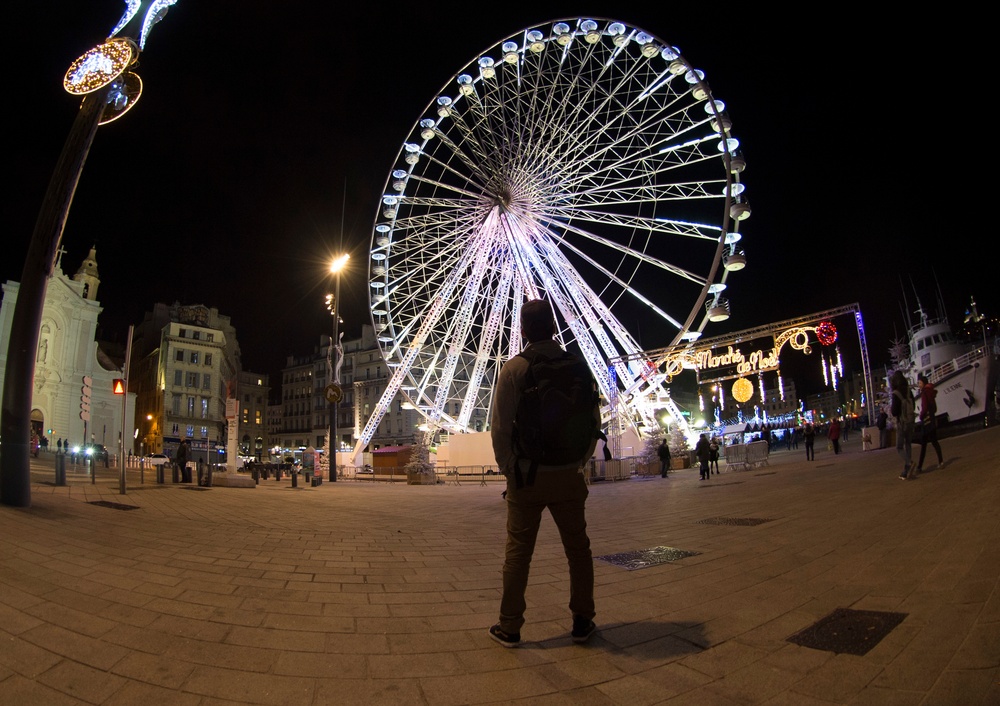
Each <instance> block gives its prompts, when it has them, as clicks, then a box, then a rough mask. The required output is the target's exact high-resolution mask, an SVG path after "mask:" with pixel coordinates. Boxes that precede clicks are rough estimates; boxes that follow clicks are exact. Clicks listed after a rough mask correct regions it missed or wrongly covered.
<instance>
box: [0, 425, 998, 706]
mask: <svg viewBox="0 0 1000 706" xmlns="http://www.w3.org/2000/svg"><path fill="white" fill-rule="evenodd" d="M942 445H943V447H944V451H945V457H946V463H945V467H944V468H943V469H938V470H934V471H930V472H926V473H924V474H923V475H921V476H920V477H919V478H917V479H915V480H912V481H906V482H901V481H900V480H898V478H897V474H898V471H899V468H900V465H901V464H900V462H899V460H898V458H897V456H896V453H895V450H882V451H862V450H861V439H860V434H856V433H855V434H852V436H851V438H850V440H849V441H848V442H847V443H846V444H845V451H844V453H842V454H839V455H836V456H835V455H834V454H833V453H832V452H830V451H828V450H827V449H826V447H825V443H822V444H818V446H819V447H820V448H819V449H818V451H817V457H816V461H814V462H808V463H807V462H806V460H805V451H804V449H801V448H800V449H799V450H798V451H785V450H780V451H775V452H774V453H773V454H772V456H771V459H770V463H769V465H767V466H765V467H761V468H757V469H754V470H749V471H732V470H727V469H726V466H725V463H723V464H722V468H723V473H722V474H720V475H713V476H712V478H711V479H710V480H709V481H700V480H699V479H698V472H697V470H696V469H687V470H683V471H678V472H675V473H673V474H672V475H671V476H670V477H669V478H667V479H661V478H660V477H658V476H656V477H652V478H642V479H639V478H634V479H631V480H625V481H618V482H610V481H604V482H598V483H594V484H593V485H592V486H591V493H590V499H589V501H588V514H589V527H590V536H591V540H592V545H593V550H594V555H595V557H604V558H598V559H595V569H596V583H597V586H596V596H597V612H598V615H597V618H596V621H597V623H598V625H599V632H598V633H597V634H596V635H595V636H594V637H593V638H592V639H591V641H590V642H589V643H587V644H585V645H576V644H573V643H572V642H571V640H570V636H569V630H570V622H571V621H570V616H569V614H568V613H567V609H566V604H567V601H568V590H569V584H568V574H567V569H566V561H565V558H564V557H563V555H562V550H561V546H560V543H559V539H558V535H557V533H556V531H555V528H554V525H553V523H552V521H551V518H549V517H548V516H547V515H546V517H545V519H544V520H543V524H542V532H541V534H540V537H539V542H538V547H537V549H536V552H535V558H534V562H533V565H532V569H531V579H530V583H529V588H528V594H527V600H528V612H527V614H526V619H527V623H526V625H525V626H524V628H523V630H522V638H523V639H524V643H523V644H522V645H521V647H519V648H518V649H503V648H502V647H500V646H499V645H497V644H496V643H494V642H493V641H492V640H490V639H489V637H488V635H487V632H486V631H487V628H488V627H489V626H490V625H491V624H493V623H494V622H495V621H496V619H497V610H498V606H499V599H500V584H501V575H500V569H501V564H502V561H503V549H504V538H505V531H504V517H505V510H504V502H503V500H502V499H501V497H500V491H501V489H502V488H501V486H500V485H499V484H496V483H491V484H487V485H481V484H479V483H478V482H469V483H463V484H462V485H459V486H456V485H452V484H439V485H427V486H406V485H402V484H397V485H389V484H379V483H362V482H352V481H347V480H342V481H339V482H337V483H329V482H327V483H324V484H323V485H321V486H319V487H315V488H314V487H306V486H305V485H304V484H301V485H300V486H299V487H297V488H292V487H291V486H290V483H289V481H288V479H287V478H286V479H284V480H283V481H281V482H280V483H279V482H276V481H274V480H273V479H269V480H263V481H261V482H260V484H259V485H258V486H257V487H255V488H233V487H212V488H200V487H196V486H195V487H192V486H183V485H172V484H166V485H156V484H155V483H152V482H151V480H152V478H151V477H150V474H148V473H147V475H146V478H145V481H146V482H145V483H144V484H141V483H140V479H139V476H138V473H137V472H136V471H130V472H129V474H128V488H127V493H126V494H124V495H122V494H120V492H119V482H118V477H117V474H116V473H115V472H114V471H113V470H103V469H102V470H101V471H100V473H99V475H98V477H97V479H96V482H95V483H93V484H92V483H91V482H90V480H89V479H88V478H86V477H85V476H83V475H82V474H78V473H73V472H72V471H71V472H70V474H69V476H70V481H69V485H68V486H64V487H57V486H55V485H54V484H53V482H52V481H53V478H54V474H53V472H52V468H51V461H49V465H48V466H46V465H45V460H40V461H39V462H38V463H37V464H36V465H35V466H34V467H33V472H32V481H33V483H32V496H31V497H32V503H31V507H30V508H22V509H18V508H10V507H5V506H0V533H2V536H3V541H2V542H0V704H4V705H5V706H17V705H21V704H44V705H46V706H49V705H52V706H59V705H61V704H100V705H101V706H119V705H122V706H124V705H126V704H127V705H130V706H134V705H136V704H140V705H142V706H154V705H155V704H172V705H173V704H177V705H180V706H187V705H190V706H196V705H197V706H210V705H211V706H221V705H223V704H274V705H275V706H278V705H280V706H300V705H301V706H316V705H325V704H336V705H342V704H343V705H350V704H365V705H369V704H393V705H394V706H396V705H408V704H429V705H433V706H461V705H465V704H486V703H490V704H495V703H519V704H542V705H552V706H558V705H561V704H566V705H569V704H577V705H579V704H587V705H598V704H624V705H627V706H641V705H643V704H677V705H680V704H685V705H686V704H691V705H697V706H731V705H736V704H768V705H774V706H778V705H788V706H819V705H822V706H830V705H831V704H891V705H893V706H896V705H899V706H903V705H908V704H913V705H917V704H922V705H924V706H946V705H949V704H954V705H961V706H966V705H971V704H977V705H978V704H982V705H986V704H1000V581H998V578H1000V461H998V453H997V452H998V450H1000V429H997V428H991V429H988V430H984V431H978V432H974V433H971V434H967V435H965V436H962V437H958V438H950V439H945V440H944V441H942ZM664 547H667V548H669V549H658V548H664ZM645 550H655V551H645ZM614 557H624V558H625V559H631V560H633V562H634V561H646V562H647V563H648V564H649V565H645V566H643V565H641V564H635V563H632V564H629V563H628V561H614V560H613V558H614ZM657 560H662V563H656V562H657ZM838 611H839V612H838ZM831 615H832V616H834V617H839V618H842V619H845V621H844V622H841V623H835V624H833V625H832V626H831V625H828V624H827V623H826V622H824V623H821V624H820V626H818V627H816V628H814V630H813V632H814V633H816V635H814V636H813V637H815V638H816V640H817V641H816V643H815V645H814V646H812V647H809V646H804V644H802V643H803V642H807V643H808V640H807V639H806V638H808V637H809V634H808V629H809V628H811V627H814V626H816V623H817V622H818V621H821V620H822V619H824V618H828V617H830V616H831ZM880 630H881V632H880ZM793 636H795V641H790V640H789V638H792V637H793Z"/></svg>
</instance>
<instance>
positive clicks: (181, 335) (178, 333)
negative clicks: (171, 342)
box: [177, 328, 188, 338]
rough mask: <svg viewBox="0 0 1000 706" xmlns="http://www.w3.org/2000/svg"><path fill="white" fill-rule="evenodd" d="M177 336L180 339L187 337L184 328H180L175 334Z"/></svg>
mask: <svg viewBox="0 0 1000 706" xmlns="http://www.w3.org/2000/svg"><path fill="white" fill-rule="evenodd" d="M177 335H178V336H180V337H181V338H186V337H187V335H188V331H187V329H186V328H182V329H180V330H179V331H178V332H177Z"/></svg>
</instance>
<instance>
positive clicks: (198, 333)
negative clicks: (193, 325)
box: [191, 331, 201, 341]
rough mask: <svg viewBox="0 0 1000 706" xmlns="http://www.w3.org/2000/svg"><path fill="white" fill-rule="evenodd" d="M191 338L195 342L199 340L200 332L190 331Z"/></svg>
mask: <svg viewBox="0 0 1000 706" xmlns="http://www.w3.org/2000/svg"><path fill="white" fill-rule="evenodd" d="M191 338H193V339H194V340H196V341H197V340H198V339H199V338H201V331H192V332H191Z"/></svg>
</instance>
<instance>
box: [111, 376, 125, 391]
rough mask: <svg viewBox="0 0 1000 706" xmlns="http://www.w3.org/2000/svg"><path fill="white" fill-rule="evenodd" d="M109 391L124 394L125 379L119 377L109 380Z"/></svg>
mask: <svg viewBox="0 0 1000 706" xmlns="http://www.w3.org/2000/svg"><path fill="white" fill-rule="evenodd" d="M111 391H112V392H114V393H115V394H116V395H124V394H125V381H124V380H123V379H121V378H115V379H114V380H113V381H112V382H111Z"/></svg>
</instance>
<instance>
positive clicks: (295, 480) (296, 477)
mask: <svg viewBox="0 0 1000 706" xmlns="http://www.w3.org/2000/svg"><path fill="white" fill-rule="evenodd" d="M289 473H291V475H292V487H293V488H298V487H299V474H298V473H296V472H295V469H294V468H293V469H292V470H291V471H289Z"/></svg>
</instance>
